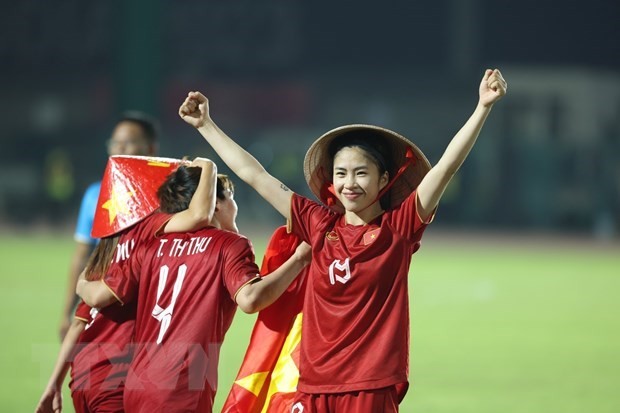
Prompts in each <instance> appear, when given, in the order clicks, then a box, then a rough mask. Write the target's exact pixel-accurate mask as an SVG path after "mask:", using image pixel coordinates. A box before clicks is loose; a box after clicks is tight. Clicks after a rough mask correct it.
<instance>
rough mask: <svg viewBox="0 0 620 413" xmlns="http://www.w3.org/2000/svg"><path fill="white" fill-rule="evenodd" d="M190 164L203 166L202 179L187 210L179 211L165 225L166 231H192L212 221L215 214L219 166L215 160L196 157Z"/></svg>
mask: <svg viewBox="0 0 620 413" xmlns="http://www.w3.org/2000/svg"><path fill="white" fill-rule="evenodd" d="M190 166H197V167H199V168H201V172H200V181H199V182H198V186H197V187H196V192H194V195H193V196H192V200H191V201H190V203H189V206H188V207H187V209H186V210H184V211H181V212H177V213H176V214H174V215H173V216H172V218H170V220H169V221H168V222H167V223H166V225H165V227H164V232H165V233H170V232H192V231H196V230H198V229H200V228H204V227H206V226H207V225H209V224H210V223H211V221H212V220H213V215H214V214H215V201H216V190H217V166H216V165H215V163H213V161H210V160H209V159H205V158H196V159H194V161H193V162H192V163H191V164H190Z"/></svg>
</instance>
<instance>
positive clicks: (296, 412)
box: [291, 402, 304, 413]
mask: <svg viewBox="0 0 620 413" xmlns="http://www.w3.org/2000/svg"><path fill="white" fill-rule="evenodd" d="M291 413H304V406H303V405H302V404H301V402H297V403H295V404H294V405H293V408H292V409H291Z"/></svg>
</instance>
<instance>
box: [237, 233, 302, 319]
mask: <svg viewBox="0 0 620 413" xmlns="http://www.w3.org/2000/svg"><path fill="white" fill-rule="evenodd" d="M310 259H311V252H310V246H309V245H308V244H306V243H305V242H302V243H301V244H300V245H299V246H298V247H297V249H296V250H295V253H294V254H293V255H292V256H291V258H289V259H288V260H287V261H286V262H285V263H284V264H282V265H281V266H280V267H278V269H277V270H275V271H274V272H272V273H270V274H267V275H266V276H265V277H262V278H260V279H258V280H257V281H255V282H253V283H251V284H247V285H245V286H243V287H242V288H241V290H239V292H238V293H237V296H236V300H237V305H239V308H241V310H242V311H243V312H245V313H249V314H250V313H255V312H257V311H260V310H262V309H263V308H265V307H267V306H269V305H271V304H273V302H274V301H276V300H277V299H278V297H280V296H281V295H282V293H284V291H286V289H287V288H288V286H289V285H290V284H291V282H293V280H294V279H295V278H296V277H297V275H299V272H300V271H301V270H302V269H303V268H304V267H305V266H306V265H308V263H309V262H310Z"/></svg>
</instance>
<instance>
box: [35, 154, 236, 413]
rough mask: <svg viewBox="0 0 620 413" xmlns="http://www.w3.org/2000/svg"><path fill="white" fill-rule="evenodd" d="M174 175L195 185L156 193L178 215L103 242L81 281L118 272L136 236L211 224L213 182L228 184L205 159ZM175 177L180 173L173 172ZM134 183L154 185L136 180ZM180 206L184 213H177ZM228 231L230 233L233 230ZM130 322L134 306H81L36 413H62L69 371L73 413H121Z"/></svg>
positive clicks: (136, 216) (136, 217)
mask: <svg viewBox="0 0 620 413" xmlns="http://www.w3.org/2000/svg"><path fill="white" fill-rule="evenodd" d="M162 160H163V158H148V159H147V158H143V159H141V161H143V163H141V164H140V166H139V171H140V172H141V173H143V174H148V173H149V165H150V164H149V162H150V161H162ZM160 169H161V168H160ZM179 169H182V170H192V169H193V170H194V171H195V172H196V175H197V176H198V177H199V178H198V179H197V181H198V185H197V186H195V187H194V189H195V193H194V191H192V192H191V193H190V192H183V191H179V190H178V189H177V188H174V187H173V185H171V184H169V185H166V184H164V185H162V186H161V188H160V192H162V193H165V194H166V195H164V196H160V201H161V209H162V210H164V211H167V210H175V211H176V210H179V212H178V213H176V214H174V215H172V216H169V215H168V216H164V215H161V217H162V218H161V219H159V220H145V221H143V222H140V223H138V224H136V225H132V226H130V227H128V228H124V229H122V230H121V231H120V232H117V233H114V234H112V235H110V236H107V237H105V238H102V239H101V241H100V243H99V244H98V245H97V247H95V250H94V251H93V254H92V255H91V257H90V259H89V261H88V264H87V266H86V269H85V270H84V272H83V274H82V277H83V278H85V279H88V280H91V281H95V280H100V279H101V277H102V274H105V273H106V272H108V271H110V270H112V269H113V268H115V267H118V266H120V265H121V264H122V262H123V261H124V260H125V259H126V258H127V257H128V254H121V253H119V252H120V251H123V250H124V251H127V253H130V252H131V250H132V249H133V246H134V245H133V244H132V240H135V239H138V238H139V234H140V233H144V234H146V235H145V236H146V237H148V236H153V235H154V234H155V233H156V232H157V231H159V230H160V228H162V227H163V229H161V231H162V232H163V233H168V232H186V231H195V230H197V229H200V228H202V227H204V226H207V225H209V224H211V222H212V221H213V219H214V215H215V208H216V197H215V196H214V195H215V190H216V187H217V186H222V184H220V183H219V182H218V180H221V181H222V182H223V183H224V184H225V185H226V184H227V183H228V182H229V181H228V180H227V179H226V180H223V179H222V178H219V177H218V176H217V168H216V166H215V164H214V163H213V162H212V161H210V160H207V159H204V158H196V159H195V160H194V161H193V162H192V163H191V164H190V165H189V168H186V167H184V166H182V167H180V168H179ZM176 173H179V172H178V169H177V172H175V174H176ZM134 177H138V178H142V179H154V178H152V177H147V176H140V175H135V176H134ZM111 179H114V178H111ZM159 183H161V182H159ZM159 183H157V185H159ZM218 184H219V185H218ZM229 185H230V184H227V186H229ZM155 187H156V186H155ZM222 188H223V187H222ZM222 191H223V189H222ZM173 195H174V196H173ZM192 195H193V196H192ZM137 196H146V195H145V194H138V195H137ZM151 196H153V195H151ZM179 204H180V205H183V206H184V207H183V208H179V206H178V205H179ZM151 212H152V210H148V209H141V208H138V209H136V210H135V211H134V212H133V215H132V217H131V218H132V222H137V221H140V220H141V219H143V218H144V217H145V216H146V215H149V214H150V213H151ZM166 221H167V222H166ZM228 229H231V230H235V229H236V227H231V228H228ZM135 317H136V307H135V305H128V306H120V305H115V306H110V307H107V308H105V309H102V310H101V311H98V310H97V309H94V308H90V307H88V306H87V305H85V304H84V303H83V302H82V303H80V304H79V305H78V308H77V309H76V316H75V319H74V321H73V323H72V324H71V326H70V328H69V330H68V333H67V335H66V337H65V339H64V340H63V343H62V346H61V349H60V352H59V355H58V358H57V362H56V365H55V367H54V370H53V372H52V375H51V377H50V380H49V382H48V385H47V387H46V389H45V391H44V392H43V395H42V397H41V400H40V401H39V404H38V406H37V408H36V412H56V411H59V410H61V409H62V384H63V382H64V379H65V376H66V374H67V372H68V370H69V367H70V365H71V366H72V369H71V378H72V380H71V383H70V384H69V387H70V388H71V397H72V399H73V404H74V406H75V410H76V411H77V412H78V413H80V412H122V411H123V389H124V381H125V378H126V376H127V370H128V367H129V362H130V361H131V358H132V348H131V345H130V342H131V338H132V336H133V330H134V324H135Z"/></svg>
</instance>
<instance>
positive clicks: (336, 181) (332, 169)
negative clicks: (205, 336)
mask: <svg viewBox="0 0 620 413" xmlns="http://www.w3.org/2000/svg"><path fill="white" fill-rule="evenodd" d="M506 87H507V86H506V82H505V81H504V79H503V77H502V75H501V73H500V71H499V70H497V69H496V70H486V71H485V73H484V76H483V78H482V81H481V82H480V86H479V101H478V105H477V106H476V108H475V110H474V112H473V114H472V115H471V117H470V118H469V119H468V120H467V122H466V123H465V124H464V126H463V127H462V128H461V129H460V130H459V131H458V132H457V134H456V135H455V136H454V138H453V139H452V141H451V142H450V143H449V145H448V147H447V149H446V150H445V152H444V154H443V156H442V157H441V159H440V160H439V162H438V163H437V165H435V166H434V167H433V168H432V169H431V168H430V165H429V164H428V162H427V161H426V159H425V158H424V155H422V153H421V152H420V151H419V150H418V149H417V148H416V147H415V145H413V144H412V143H411V142H409V141H408V140H406V139H405V138H404V137H402V136H400V135H398V134H397V133H394V132H392V131H389V130H387V129H383V128H379V127H376V126H368V125H350V126H345V127H342V128H337V129H335V130H333V131H330V132H328V133H326V134H325V135H323V136H322V137H320V138H319V139H318V140H317V141H316V142H315V143H314V144H313V145H312V146H311V147H310V149H309V150H308V153H307V154H306V159H305V161H304V173H305V175H306V181H307V182H308V184H309V185H310V188H311V189H312V191H313V192H314V194H315V195H316V196H317V197H318V198H319V199H320V200H321V201H322V202H323V203H324V204H325V205H321V204H319V203H316V202H313V201H311V200H309V199H306V198H304V197H302V196H299V195H297V194H294V193H292V192H291V191H290V190H289V189H288V188H287V187H286V186H284V185H283V184H282V183H281V182H280V181H279V180H278V179H276V178H275V177H273V176H271V175H270V174H269V173H268V172H267V171H266V170H265V169H264V168H263V167H262V166H261V165H260V163H259V162H258V161H257V160H256V159H255V158H254V157H253V156H252V155H250V154H249V153H247V152H246V151H245V150H244V149H243V148H241V147H240V146H239V145H238V144H237V143H235V142H234V141H233V140H232V139H231V138H229V137H228V136H227V135H226V134H225V133H224V132H222V131H221V130H220V129H219V128H218V127H217V125H216V124H215V123H214V122H213V120H212V119H211V117H210V115H209V107H208V101H207V99H206V98H205V97H204V96H203V95H202V94H201V93H199V92H190V93H189V94H188V96H187V98H186V99H185V101H184V102H183V103H182V105H181V107H180V108H179V115H180V116H181V118H182V119H184V120H185V121H186V122H187V123H188V124H190V125H192V126H194V127H195V128H197V129H198V131H199V132H200V134H202V136H203V137H204V138H205V139H206V140H207V142H208V143H209V144H210V145H211V146H212V147H213V149H214V150H215V151H216V152H217V153H218V155H219V156H220V157H221V158H222V160H223V161H224V162H225V163H226V164H227V165H228V166H229V167H230V168H231V169H232V170H233V171H234V172H235V173H236V174H237V175H238V176H239V177H240V178H241V179H242V180H243V181H245V182H246V183H248V184H249V185H251V186H252V187H253V188H254V189H255V190H256V191H257V192H258V193H259V194H260V195H261V196H262V197H263V198H265V200H267V201H268V202H269V203H271V205H272V206H273V207H274V208H276V209H277V210H278V211H279V212H280V213H281V214H282V215H283V216H284V217H285V218H287V220H288V221H289V225H290V229H291V231H293V232H294V233H295V234H297V235H299V236H300V237H301V239H302V240H304V241H306V242H308V243H309V244H310V245H311V247H312V264H311V266H310V271H309V279H308V287H309V288H307V290H306V296H305V301H304V308H303V314H304V320H303V323H302V338H301V361H300V364H301V365H300V368H299V372H300V377H299V383H298V387H297V395H296V398H295V401H294V404H293V410H292V411H293V412H301V411H303V412H304V413H309V412H362V411H364V412H365V411H368V412H370V411H372V412H379V411H382V412H396V411H398V403H399V401H400V400H402V397H404V394H405V392H406V389H407V386H408V384H407V383H408V364H409V362H408V352H409V319H408V313H409V307H408V287H407V276H408V271H409V265H410V260H411V255H412V254H413V253H414V252H416V251H417V249H418V247H419V242H420V239H421V237H422V233H423V231H424V229H425V228H426V226H427V224H429V223H430V222H431V221H432V219H433V215H434V211H435V209H436V207H437V205H438V203H439V200H440V198H441V196H442V194H443V192H444V190H445V188H446V187H447V185H448V183H449V182H450V179H451V178H452V176H453V175H454V174H455V173H456V171H457V170H458V169H459V167H460V166H461V164H462V163H463V161H464V160H465V158H466V157H467V155H468V154H469V151H470V150H471V148H472V147H473V145H474V143H475V142H476V139H477V137H478V134H479V132H480V130H481V128H482V126H483V125H484V123H485V120H486V118H487V116H488V114H489V113H490V111H491V108H492V106H493V104H494V103H495V102H497V101H498V100H499V99H500V98H501V97H502V96H503V95H504V94H505V93H506ZM429 169H430V170H429Z"/></svg>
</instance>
